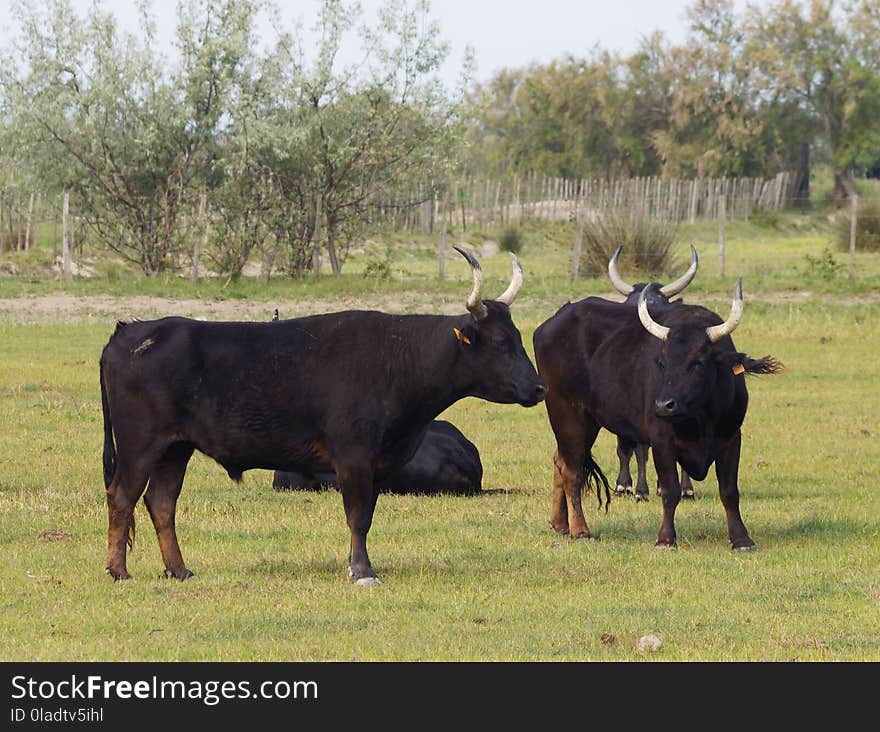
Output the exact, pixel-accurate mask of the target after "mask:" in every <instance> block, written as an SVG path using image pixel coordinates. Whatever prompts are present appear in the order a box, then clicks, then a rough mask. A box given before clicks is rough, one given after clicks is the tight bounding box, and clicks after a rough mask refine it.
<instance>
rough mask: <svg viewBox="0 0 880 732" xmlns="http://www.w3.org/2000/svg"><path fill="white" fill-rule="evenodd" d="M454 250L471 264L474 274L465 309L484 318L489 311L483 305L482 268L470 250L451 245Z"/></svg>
mask: <svg viewBox="0 0 880 732" xmlns="http://www.w3.org/2000/svg"><path fill="white" fill-rule="evenodd" d="M453 249H455V251H457V252H458V253H459V254H460V255H461V256H462V257H464V258H465V259H466V260H467V261H468V264H469V265H470V266H471V271H472V272H473V275H474V286H473V288H472V289H471V293H470V295H468V299H467V309H468V312H470V314H471V315H473V316H474V317H475V318H476V319H477V320H482V319H483V318H485V317H486V316H487V315H488V314H489V311H488V310H487V309H486V306H485V305H483V298H482V292H483V268H482V267H481V266H480V263H479V262H478V261H477V258H476V257H475V256H474V255H473V254H471V253H470V252H466V251H465V250H464V249H460V248H459V247H453Z"/></svg>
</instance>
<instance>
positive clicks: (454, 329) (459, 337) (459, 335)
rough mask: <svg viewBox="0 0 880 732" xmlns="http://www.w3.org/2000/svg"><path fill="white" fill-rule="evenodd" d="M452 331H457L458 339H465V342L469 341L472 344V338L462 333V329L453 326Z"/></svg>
mask: <svg viewBox="0 0 880 732" xmlns="http://www.w3.org/2000/svg"><path fill="white" fill-rule="evenodd" d="M452 331H453V332H454V333H455V337H456V338H457V339H458V340H460V341H464V342H465V343H467V344H468V345H470V344H471V341H470V338H468V337H467V336H466V335H462V334H461V331H460V330H459V329H458V328H453V329H452Z"/></svg>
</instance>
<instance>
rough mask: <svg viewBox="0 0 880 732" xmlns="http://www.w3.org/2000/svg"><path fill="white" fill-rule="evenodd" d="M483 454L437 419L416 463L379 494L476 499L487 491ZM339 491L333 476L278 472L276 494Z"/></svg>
mask: <svg viewBox="0 0 880 732" xmlns="http://www.w3.org/2000/svg"><path fill="white" fill-rule="evenodd" d="M482 482H483V463H482V462H481V461H480V452H479V450H477V446H476V445H474V443H473V442H471V441H470V440H469V439H468V438H467V437H465V436H464V435H463V434H462V433H461V430H459V429H458V428H457V427H456V426H455V425H454V424H452V423H450V422H445V421H443V420H440V419H435V420H434V421H433V422H431V424H429V425H428V429H427V431H426V432H425V439H424V440H422V444H421V445H419V448H418V450H416V453H415V455H413V456H412V459H411V460H410V461H409V462H408V463H406V464H405V465H404V466H403V467H401V468H400V469H399V470H397V471H396V472H394V473H392V474H391V475H389V476H388V477H386V478H384V479H382V480H377V481H375V488H376V490H377V491H378V492H379V493H399V494H413V493H450V494H455V495H474V494H476V493H480V491H482V490H483V487H482ZM324 486H328V487H330V488H336V487H337V486H336V476H335V475H333V473H319V474H317V475H313V474H304V473H298V472H289V471H283V470H276V471H275V475H274V476H273V477H272V487H273V488H275V489H276V490H312V491H314V490H320V489H321V488H322V487H324Z"/></svg>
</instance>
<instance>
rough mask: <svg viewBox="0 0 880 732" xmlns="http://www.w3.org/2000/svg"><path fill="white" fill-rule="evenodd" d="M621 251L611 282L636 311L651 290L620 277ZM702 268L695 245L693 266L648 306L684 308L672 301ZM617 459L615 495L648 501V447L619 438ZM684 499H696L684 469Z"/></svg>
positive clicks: (610, 272)
mask: <svg viewBox="0 0 880 732" xmlns="http://www.w3.org/2000/svg"><path fill="white" fill-rule="evenodd" d="M621 251H623V247H622V246H619V247H617V249H616V250H615V252H614V254H613V255H612V257H611V259H610V260H609V262H608V279H610V280H611V284H612V285H614V289H616V290H617V291H618V292H619V293H620V294H621V295H625V296H626V300H624V302H625V303H626V304H627V305H631V306H632V307H633V308H636V307H638V304H639V295H640V294H641V292H642V290H644V289H645V287H647V285H648V283H647V282H637V283H636V284H635V285H631V284H629V283H628V282H626V281H625V280H624V279H623V278H622V277H621V276H620V273H619V272H618V271H617V260H618V259H619V258H620V252H621ZM698 264H699V262H698V259H697V250H696V249H695V248H694V247H693V245H692V246H691V264H690V266H689V267H688V269H687V271H686V272H685V273H684V274H683V275H682V276H681V277H679V278H678V279H677V280H675V281H674V282H670V283H669V284H668V285H660V284H659V283H658V285H657V289H652V290H650V291H649V295H651V299H650V300H649V301H648V305H649V306H650V307H652V308H662V307H664V306H669V305H671V306H673V307H674V306H675V305H676V304H681V300H675V301H672V300H671V299H672V298H673V297H675V296H676V295H679V294H681V293H682V292H683V291H684V289H685V288H686V287H687V286H688V285H689V284H690V283H691V282H692V281H693V279H694V275H695V274H696V273H697V266H698ZM633 454H635V456H636V484H635V489H633V481H632V475H631V474H630V471H629V464H630V460H631V459H632V456H633ZM617 459H618V461H619V463H620V469H619V470H618V473H617V482H616V484H615V490H614V492H615V493H616V494H619V495H624V494H626V493H634V494H635V497H636V500H637V501H647V500H648V446H647V445H636V444H633V443H631V442H629V441H628V440H626V439H624V438H623V437H618V438H617ZM657 495H660V485H659V484H658V485H657ZM681 497H682V498H686V499H692V498H694V484H693V483H692V482H691V478H690V476H689V475H688V474H687V473H686V472H685V470H684V468H682V470H681Z"/></svg>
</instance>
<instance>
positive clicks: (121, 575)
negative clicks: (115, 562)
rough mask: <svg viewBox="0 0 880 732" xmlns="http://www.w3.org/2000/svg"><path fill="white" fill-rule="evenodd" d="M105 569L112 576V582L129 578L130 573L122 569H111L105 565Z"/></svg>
mask: <svg viewBox="0 0 880 732" xmlns="http://www.w3.org/2000/svg"><path fill="white" fill-rule="evenodd" d="M105 571H106V572H107V574H109V575H110V576H111V577H112V578H113V581H114V582H121V581H122V580H127V579H131V575H130V574H129V573H128V572H126V571H125V570H124V569H123V570H121V571H120V570H116V569H111V568H110V567H107V569H106V570H105Z"/></svg>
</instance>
